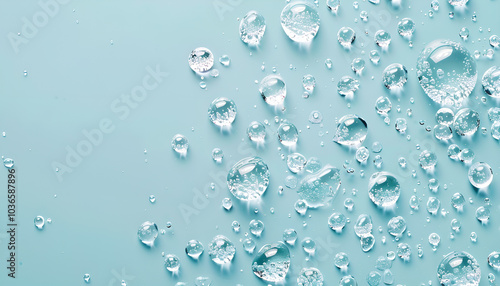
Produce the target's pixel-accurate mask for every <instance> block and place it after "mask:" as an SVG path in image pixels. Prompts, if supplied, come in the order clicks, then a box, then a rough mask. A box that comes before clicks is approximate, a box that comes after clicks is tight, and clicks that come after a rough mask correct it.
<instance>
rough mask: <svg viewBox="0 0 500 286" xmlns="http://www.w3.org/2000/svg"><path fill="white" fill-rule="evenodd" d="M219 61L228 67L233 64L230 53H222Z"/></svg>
mask: <svg viewBox="0 0 500 286" xmlns="http://www.w3.org/2000/svg"><path fill="white" fill-rule="evenodd" d="M219 62H220V63H221V65H223V66H225V67H228V66H229V65H230V64H231V59H230V58H229V56H228V55H222V56H221V57H220V58H219Z"/></svg>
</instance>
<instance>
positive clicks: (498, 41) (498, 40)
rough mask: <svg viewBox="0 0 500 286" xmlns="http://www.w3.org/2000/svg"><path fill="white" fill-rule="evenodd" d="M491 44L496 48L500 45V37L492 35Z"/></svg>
mask: <svg viewBox="0 0 500 286" xmlns="http://www.w3.org/2000/svg"><path fill="white" fill-rule="evenodd" d="M490 46H492V47H493V48H496V49H497V48H498V47H500V37H499V36H497V35H492V36H491V37H490Z"/></svg>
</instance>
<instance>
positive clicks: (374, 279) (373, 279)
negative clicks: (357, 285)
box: [366, 271, 382, 286]
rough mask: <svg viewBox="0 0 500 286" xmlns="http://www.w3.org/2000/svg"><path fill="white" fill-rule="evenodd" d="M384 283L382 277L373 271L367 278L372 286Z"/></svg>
mask: <svg viewBox="0 0 500 286" xmlns="http://www.w3.org/2000/svg"><path fill="white" fill-rule="evenodd" d="M381 281H382V275H380V273H378V272H377V271H371V272H370V273H369V274H368V276H367V277H366V282H367V283H368V285H370V286H379V285H380V282H381Z"/></svg>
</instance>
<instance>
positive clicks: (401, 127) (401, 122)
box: [394, 118, 408, 133]
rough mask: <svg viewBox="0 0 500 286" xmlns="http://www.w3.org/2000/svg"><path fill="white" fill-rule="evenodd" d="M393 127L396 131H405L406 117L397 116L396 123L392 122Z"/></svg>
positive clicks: (406, 126) (406, 125)
mask: <svg viewBox="0 0 500 286" xmlns="http://www.w3.org/2000/svg"><path fill="white" fill-rule="evenodd" d="M394 127H395V128H396V131H398V132H399V133H405V132H406V128H408V124H407V123H406V119H404V118H397V119H396V124H394Z"/></svg>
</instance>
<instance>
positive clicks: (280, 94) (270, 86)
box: [259, 74, 286, 106]
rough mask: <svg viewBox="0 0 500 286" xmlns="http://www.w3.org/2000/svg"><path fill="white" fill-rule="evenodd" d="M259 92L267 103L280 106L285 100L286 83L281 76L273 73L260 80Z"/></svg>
mask: <svg viewBox="0 0 500 286" xmlns="http://www.w3.org/2000/svg"><path fill="white" fill-rule="evenodd" d="M259 92H260V95H261V96H262V98H263V99H264V100H265V101H266V103H267V104H269V105H271V106H280V105H283V102H284V101H285V97H286V84H285V82H284V81H283V79H282V78H281V77H279V76H277V75H274V74H271V75H268V76H266V77H265V78H263V79H262V80H261V81H260V85H259Z"/></svg>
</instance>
